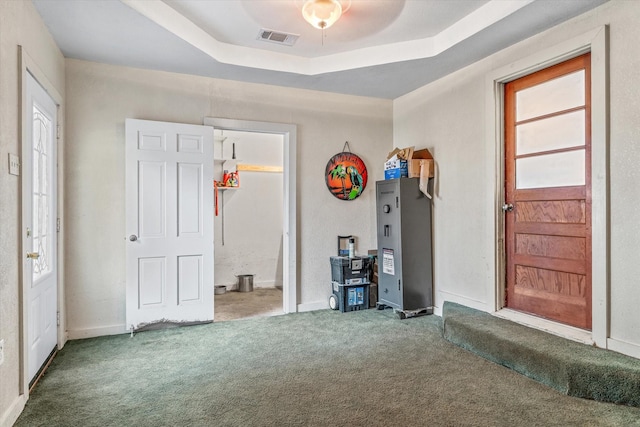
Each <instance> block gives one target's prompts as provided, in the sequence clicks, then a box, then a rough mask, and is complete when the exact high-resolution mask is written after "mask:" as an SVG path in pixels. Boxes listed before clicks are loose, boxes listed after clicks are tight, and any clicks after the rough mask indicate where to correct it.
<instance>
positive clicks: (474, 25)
mask: <svg viewBox="0 0 640 427" xmlns="http://www.w3.org/2000/svg"><path fill="white" fill-rule="evenodd" d="M121 1H122V2H123V3H124V4H126V5H127V6H129V7H131V8H132V9H134V10H136V11H137V12H138V13H140V14H142V15H143V16H145V17H147V18H148V19H150V20H151V21H153V22H155V23H156V24H158V25H160V26H161V27H162V28H164V29H166V30H167V31H169V32H171V33H172V34H174V35H176V36H177V37H179V38H181V39H182V40H184V41H186V42H187V43H189V44H191V45H192V46H194V47H196V48H197V49H199V50H201V51H202V52H204V53H206V54H207V55H209V56H210V57H211V58H213V59H215V60H216V61H218V62H221V63H225V64H231V65H237V66H243V67H251V68H259V69H265V70H272V71H281V72H288V73H296V74H303V75H317V74H323V73H330V72H338V71H346V70H352V69H356V68H362V67H370V66H375V65H382V64H389V63H394V62H401V61H410V60H415V59H423V58H430V57H434V56H437V55H438V54H440V53H442V52H444V51H445V50H447V49H449V48H451V47H453V46H455V45H456V44H458V43H460V42H461V41H463V40H465V39H467V38H469V37H471V36H473V35H474V34H477V33H478V32H480V31H482V30H483V29H485V28H487V27H489V26H491V25H493V24H495V23H496V22H498V21H500V20H501V19H503V18H505V17H507V16H509V15H511V14H512V13H514V12H516V11H518V10H520V9H521V8H523V7H525V6H526V5H528V4H529V3H531V2H533V0H491V1H490V2H488V3H486V4H484V5H483V6H481V7H480V8H478V9H476V10H475V11H474V12H472V13H470V14H469V15H467V16H466V17H464V18H463V19H461V20H459V21H458V22H456V23H455V24H453V25H451V26H450V27H448V28H447V29H445V30H443V31H442V32H440V33H439V34H437V35H435V36H433V37H427V38H424V39H419V40H411V41H406V42H398V43H391V44H386V45H381V46H375V47H369V48H364V49H356V50H351V51H348V52H342V53H337V54H332V55H325V56H320V57H315V58H306V57H300V56H295V55H289V54H283V53H278V52H273V51H266V50H262V49H255V48H249V47H244V46H236V45H232V44H229V43H223V42H220V41H219V40H217V39H215V38H214V37H212V36H211V35H210V34H208V33H207V32H205V31H204V30H203V29H202V28H200V27H198V26H197V25H196V24H194V23H193V22H192V21H190V20H189V19H187V18H186V17H185V16H184V15H182V14H180V13H179V12H177V11H176V10H175V9H173V8H171V7H170V6H169V5H167V4H166V3H164V2H163V1H161V0H153V1H150V0H121ZM301 19H302V18H301Z"/></svg>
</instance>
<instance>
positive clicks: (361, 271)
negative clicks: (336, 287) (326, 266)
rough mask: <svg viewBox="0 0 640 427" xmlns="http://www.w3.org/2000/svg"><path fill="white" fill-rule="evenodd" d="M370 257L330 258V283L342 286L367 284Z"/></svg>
mask: <svg viewBox="0 0 640 427" xmlns="http://www.w3.org/2000/svg"><path fill="white" fill-rule="evenodd" d="M371 265H372V258H371V257H368V256H366V257H353V258H349V257H346V256H332V257H331V281H332V282H337V283H340V284H342V285H360V284H369V283H370V282H369V280H370V277H371Z"/></svg>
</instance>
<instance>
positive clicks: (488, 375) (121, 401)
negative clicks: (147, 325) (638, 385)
mask: <svg viewBox="0 0 640 427" xmlns="http://www.w3.org/2000/svg"><path fill="white" fill-rule="evenodd" d="M16 425H17V426H18V427H22V426H30V427H31V426H83V427H84V426H136V427H143V426H396V425H397V426H427V425H428V426H631V425H638V426H640V409H639V408H634V407H629V406H622V405H615V404H611V403H602V402H596V401H593V400H587V399H578V398H574V397H570V396H566V395H564V394H561V393H559V392H558V391H556V390H554V389H552V388H550V387H547V386H545V385H543V384H540V383H539V382H536V381H533V380H531V379H530V378H527V377H525V376H523V375H520V374H518V373H516V372H515V371H513V370H511V369H507V368H505V367H503V366H500V365H497V364H495V363H492V362H489V361H487V360H485V359H483V358H480V357H477V356H476V355H474V354H472V353H470V352H468V351H466V350H464V349H462V348H460V347H458V346H456V345H453V344H451V343H450V342H448V341H447V340H445V339H443V337H442V323H441V318H439V317H436V316H424V317H418V318H412V319H407V320H399V319H398V318H397V316H396V315H394V314H393V313H392V312H391V310H384V311H377V310H363V311H356V312H351V313H340V312H337V311H331V310H320V311H316V312H308V313H297V314H289V315H284V316H277V317H270V318H258V319H250V320H241V321H232V322H223V323H213V324H209V325H200V326H191V327H183V328H175V329H168V330H160V331H149V332H143V333H138V334H136V335H135V336H134V337H133V338H130V337H129V336H128V335H119V336H112V337H101V338H94V339H87V340H78V341H71V342H69V343H67V345H66V346H65V348H64V349H62V350H61V351H60V352H59V354H58V356H57V357H56V358H55V360H54V361H53V363H52V365H51V367H50V368H49V370H48V372H47V373H46V375H45V376H44V377H43V379H42V380H41V382H40V383H39V384H38V385H37V386H36V388H35V390H34V392H33V393H32V394H31V397H30V400H29V401H28V402H27V406H26V408H25V410H24V412H23V414H22V415H21V417H20V418H19V420H18V422H17V424H16Z"/></svg>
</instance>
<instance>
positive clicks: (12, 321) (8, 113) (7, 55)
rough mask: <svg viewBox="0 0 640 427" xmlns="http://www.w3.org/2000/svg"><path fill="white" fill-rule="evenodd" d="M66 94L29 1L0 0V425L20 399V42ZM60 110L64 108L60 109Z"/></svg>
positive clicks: (53, 51)
mask: <svg viewBox="0 0 640 427" xmlns="http://www.w3.org/2000/svg"><path fill="white" fill-rule="evenodd" d="M19 45H21V46H23V48H24V51H25V52H26V53H27V54H28V55H29V56H30V57H31V58H32V59H33V60H34V61H35V62H36V64H37V65H38V67H39V69H40V70H41V72H42V73H43V74H44V76H45V77H46V78H47V79H48V81H49V83H50V84H51V85H52V86H53V87H54V88H55V89H56V90H57V91H58V92H59V93H61V94H64V83H65V82H64V58H63V57H62V54H61V53H60V50H59V49H58V48H57V47H56V45H55V43H54V42H53V39H52V38H51V36H50V35H49V33H48V31H47V29H46V27H45V25H44V24H43V22H42V20H41V19H40V16H39V15H38V14H37V12H36V10H35V8H34V7H33V5H32V4H31V2H26V1H0V159H1V160H2V161H0V197H1V202H0V339H4V341H5V344H4V357H5V360H4V363H3V364H2V365H1V366H0V426H4V425H5V424H11V423H13V421H14V420H15V417H16V416H17V415H18V414H19V411H20V410H21V409H22V405H23V404H24V399H22V397H21V396H20V395H19V393H20V389H19V380H20V369H19V366H20V353H19V333H20V323H19V319H20V315H21V314H20V306H19V304H20V299H19V295H20V286H19V272H20V262H21V260H22V258H21V257H20V256H19V253H20V247H19V244H20V231H19V223H20V204H19V197H20V177H18V176H14V175H9V171H8V161H7V158H8V154H9V153H12V154H18V155H20V154H21V146H20V132H21V125H20V121H19V105H20V101H19V96H20V91H19V85H18V82H19V73H20V65H19V60H18V46H19ZM62 113H63V112H62Z"/></svg>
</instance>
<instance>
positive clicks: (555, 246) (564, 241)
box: [516, 234, 586, 261]
mask: <svg viewBox="0 0 640 427" xmlns="http://www.w3.org/2000/svg"><path fill="white" fill-rule="evenodd" d="M585 251H586V241H585V239H583V238H580V237H567V236H545V235H539V234H516V254H521V255H534V256H543V257H548V258H559V259H569V260H578V261H584V260H585V259H586V253H585Z"/></svg>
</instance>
